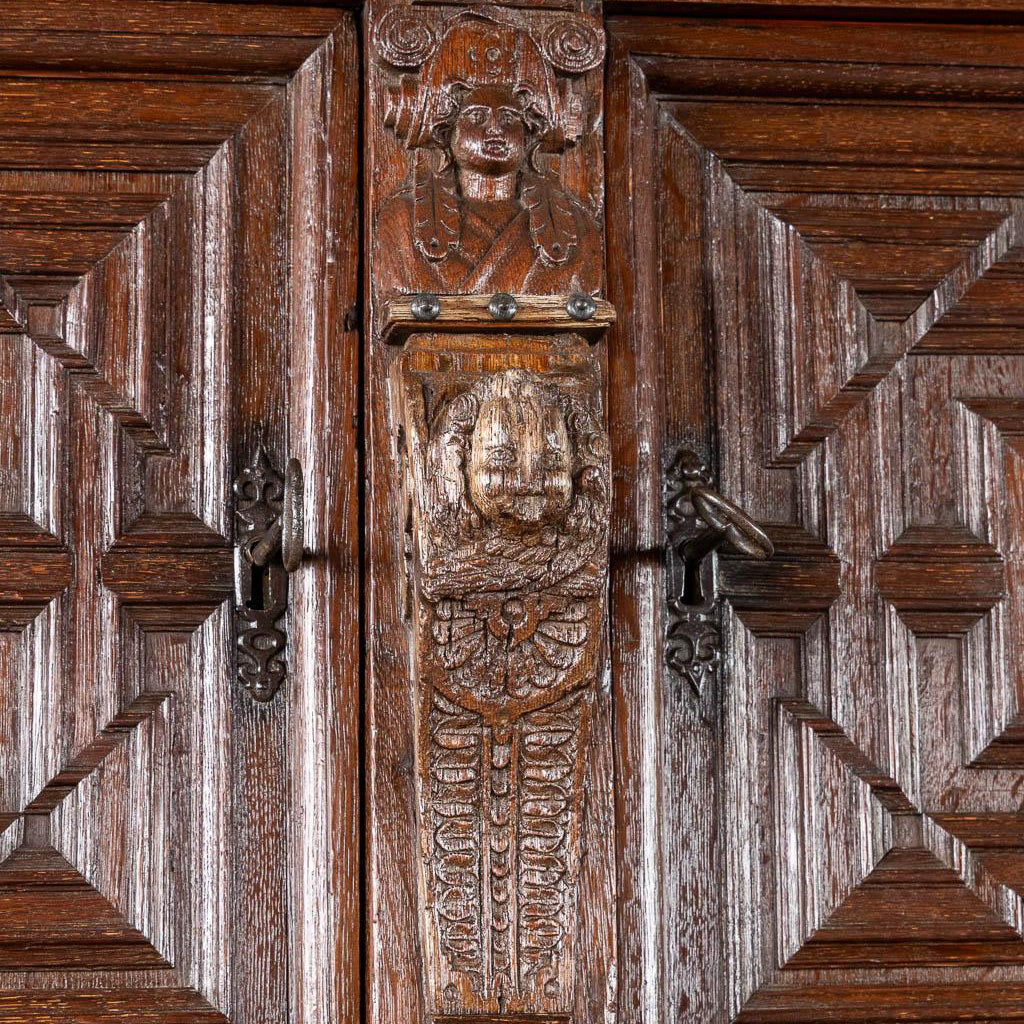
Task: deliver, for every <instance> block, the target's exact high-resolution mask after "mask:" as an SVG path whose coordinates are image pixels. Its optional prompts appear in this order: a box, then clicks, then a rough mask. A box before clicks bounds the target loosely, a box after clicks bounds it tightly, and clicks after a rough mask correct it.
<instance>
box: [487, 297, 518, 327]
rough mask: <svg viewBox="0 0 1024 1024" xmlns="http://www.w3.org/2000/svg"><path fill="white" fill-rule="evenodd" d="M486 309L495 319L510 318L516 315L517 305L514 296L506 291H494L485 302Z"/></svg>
mask: <svg viewBox="0 0 1024 1024" xmlns="http://www.w3.org/2000/svg"><path fill="white" fill-rule="evenodd" d="M487 309H488V311H489V312H490V314H491V316H493V317H494V319H495V320H511V319H512V317H514V316H515V315H516V312H517V311H518V310H519V307H518V306H517V305H516V297H515V296H514V295H509V293H508V292H496V293H495V294H494V295H492V296H491V301H490V302H488V303H487Z"/></svg>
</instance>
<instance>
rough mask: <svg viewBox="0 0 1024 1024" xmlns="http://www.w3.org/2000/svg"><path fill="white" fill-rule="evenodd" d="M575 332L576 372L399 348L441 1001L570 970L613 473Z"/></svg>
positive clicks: (538, 985)
mask: <svg viewBox="0 0 1024 1024" xmlns="http://www.w3.org/2000/svg"><path fill="white" fill-rule="evenodd" d="M579 344H580V346H581V353H582V359H583V366H584V367H585V369H584V371H583V372H580V370H579V369H576V370H574V371H573V372H572V373H565V374H560V373H555V372H534V371H530V370H526V369H517V368H513V369H505V370H501V371H499V372H495V373H485V374H478V375H469V374H467V375H454V376H453V375H451V374H446V375H441V374H436V375H435V374H423V373H418V372H412V370H411V366H412V365H413V364H412V363H410V361H409V356H408V353H407V355H406V358H405V360H404V361H403V364H402V365H403V366H404V369H403V370H402V372H401V374H400V377H401V380H400V387H401V390H402V395H403V401H404V420H405V431H406V438H407V454H408V462H409V471H410V472H409V485H410V490H411V495H410V498H411V502H412V508H413V515H412V531H413V544H412V547H413V575H414V605H415V610H414V626H415V631H416V648H415V660H416V675H417V692H418V696H417V703H418V715H419V729H418V735H419V763H420V797H421V808H420V810H421V820H422V823H423V828H424V836H423V854H424V870H425V889H426V891H427V894H428V896H427V900H428V906H429V907H431V908H432V915H428V921H427V929H428V932H431V931H433V929H436V942H437V948H438V952H439V956H438V958H437V962H436V963H435V964H434V965H433V970H432V971H431V972H430V974H431V975H433V976H434V977H435V978H436V979H437V982H436V987H437V989H438V993H437V996H438V1002H439V1003H441V1005H439V1006H437V1007H436V1009H439V1010H446V1011H449V1012H451V1011H453V1010H456V1009H459V1008H463V1009H465V1008H476V1009H480V1010H492V1011H499V1012H500V1011H502V1010H503V1008H516V1007H518V1008H520V1009H522V1008H527V1007H533V1008H541V1009H546V1010H553V1009H557V1008H558V1007H559V1006H560V1005H561V1001H562V998H563V989H564V988H565V987H567V986H566V980H567V978H570V977H571V973H570V972H569V966H570V965H569V964H567V963H566V953H567V952H568V950H569V946H570V944H571V942H572V941H573V934H574V915H575V884H576V875H577V867H578V860H579V854H580V851H579V843H578V838H577V834H578V830H579V818H580V812H581V802H582V777H583V761H582V755H583V750H584V745H585V744H584V741H585V734H586V731H587V721H588V715H589V712H590V706H591V688H590V684H592V683H593V681H594V678H595V674H596V666H597V655H598V651H599V649H600V639H601V621H602V615H603V590H604V585H605V578H606V573H607V552H606V548H607V540H608V537H607V515H608V493H609V475H608V451H607V438H606V434H605V431H604V429H603V426H602V421H601V409H600V398H599V390H598V383H597V382H598V380H599V378H598V377H597V374H596V371H595V369H594V367H593V366H592V365H589V360H590V356H589V354H588V353H586V352H585V349H583V348H582V342H580V343H579ZM425 945H426V947H427V948H428V949H431V948H435V947H434V944H433V942H432V941H430V940H429V939H428V941H427V942H426V943H425ZM538 1000H540V1002H538Z"/></svg>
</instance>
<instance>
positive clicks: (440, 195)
mask: <svg viewBox="0 0 1024 1024" xmlns="http://www.w3.org/2000/svg"><path fill="white" fill-rule="evenodd" d="M584 24H585V23H584ZM388 30H389V26H388V25H387V24H384V25H382V26H381V27H380V30H379V31H378V32H377V36H376V39H377V46H378V50H379V51H381V52H382V53H383V54H384V56H385V59H391V61H392V62H393V63H399V64H401V63H402V62H403V59H404V63H405V64H406V66H408V65H410V64H412V63H414V61H413V60H410V59H408V58H403V57H402V55H401V52H400V51H398V47H397V45H396V43H395V41H394V40H393V39H390V38H389V31H388ZM587 42H588V44H590V45H591V48H592V49H595V50H599V51H600V52H598V56H597V60H598V62H599V61H600V56H601V52H603V40H601V39H600V38H598V41H597V42H593V41H592V40H590V39H589V38H588V40H587ZM389 47H390V49H389ZM548 49H550V46H549V47H548ZM396 51H398V56H395V53H396ZM389 52H390V53H391V54H392V56H391V58H389V57H388V54H389ZM419 52H420V53H421V54H422V53H426V54H429V55H428V56H425V57H424V58H423V60H422V71H421V73H420V74H419V75H418V76H412V75H406V76H403V77H402V79H401V80H400V81H399V83H398V84H397V85H396V86H395V87H394V88H393V89H392V90H391V103H390V112H389V114H388V117H387V124H388V126H389V127H390V128H391V129H392V130H393V131H394V132H395V134H396V136H397V137H398V138H400V139H402V140H403V141H404V142H405V144H406V146H407V148H408V149H409V151H410V152H411V153H412V154H413V160H412V165H413V166H412V182H411V184H409V185H407V186H406V187H404V188H403V189H401V190H400V191H399V192H398V193H396V194H395V195H394V196H392V197H391V199H390V200H388V201H387V202H386V203H385V204H384V205H383V206H382V208H381V211H380V214H379V220H378V226H377V237H378V243H379V244H378V251H377V259H378V261H379V263H378V272H379V273H381V274H382V275H383V279H384V280H385V281H386V282H387V284H388V286H390V287H393V288H394V289H395V290H397V291H401V292H418V291H426V292H438V293H475V292H497V291H507V292H513V293H517V292H518V293H522V292H537V293H558V292H565V291H569V290H578V291H585V292H594V291H597V290H598V288H599V287H600V284H601V272H602V271H601V268H602V256H601V243H600V236H599V229H598V226H597V224H596V222H595V220H594V217H593V216H592V215H591V214H590V212H589V211H588V210H587V209H586V208H585V207H584V205H583V204H582V203H581V202H580V201H579V200H578V199H577V198H576V197H574V196H572V195H571V194H570V193H568V192H567V191H566V190H565V189H564V188H563V187H562V186H561V183H560V182H559V181H558V180H557V178H556V177H555V176H554V175H553V174H552V173H551V172H550V170H549V168H548V167H547V166H546V163H547V158H546V156H545V154H552V153H558V152H561V151H563V150H564V149H565V148H566V147H568V146H570V145H572V144H574V142H575V141H576V139H577V138H578V137H579V135H580V133H581V132H582V129H583V125H582V115H581V109H580V101H579V99H578V98H577V97H576V96H575V95H574V93H573V91H572V89H571V87H570V83H568V82H566V81H564V80H559V79H558V77H557V76H556V74H555V66H557V65H554V64H553V60H552V56H551V54H550V53H547V52H545V50H544V48H542V46H539V45H538V44H537V43H536V42H535V41H534V39H533V38H531V36H530V35H529V34H527V33H526V32H524V31H523V30H521V29H519V28H517V27H515V26H513V25H510V24H507V23H506V22H504V21H501V20H499V19H498V18H497V17H496V16H492V15H490V14H483V13H478V12H470V13H462V14H459V15H458V16H456V17H455V18H454V19H453V20H452V21H451V22H450V23H449V24H448V26H447V28H446V29H445V31H444V34H443V36H442V38H441V40H440V42H438V43H436V45H435V44H433V41H432V40H430V41H426V42H424V44H423V45H422V46H421V47H420V51H419ZM556 59H557V58H556ZM590 62H592V57H591V56H590V55H589V54H587V56H586V60H585V61H584V62H580V61H578V60H577V62H576V64H574V65H572V66H573V68H574V70H575V69H576V68H577V67H584V68H585V67H587V66H589V65H590ZM562 66H563V67H564V66H566V65H565V61H564V60H563V62H562Z"/></svg>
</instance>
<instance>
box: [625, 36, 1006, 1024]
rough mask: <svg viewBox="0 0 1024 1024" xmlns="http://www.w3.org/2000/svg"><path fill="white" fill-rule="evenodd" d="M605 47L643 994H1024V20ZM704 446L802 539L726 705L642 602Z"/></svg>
mask: <svg viewBox="0 0 1024 1024" xmlns="http://www.w3.org/2000/svg"><path fill="white" fill-rule="evenodd" d="M612 35H613V38H614V39H615V46H616V47H617V51H616V56H615V58H614V69H615V70H614V74H613V87H612V90H611V95H613V96H615V97H616V103H615V106H614V109H613V110H612V112H611V113H610V125H611V138H610V141H609V166H610V167H612V168H614V169H615V171H614V177H613V178H612V180H611V182H610V191H609V195H610V196H611V201H610V204H609V211H610V217H611V237H612V239H613V244H612V245H611V246H610V250H609V251H610V252H615V253H623V254H625V255H623V257H622V258H621V259H619V260H616V261H610V263H609V271H610V296H609V297H610V298H611V299H612V301H613V302H615V303H616V305H617V306H618V307H619V308H620V310H621V309H627V308H628V309H633V310H634V314H633V317H632V320H631V322H630V323H629V324H628V327H627V326H625V325H624V327H623V329H622V332H621V333H619V334H618V336H617V338H613V340H612V347H611V349H610V351H611V355H612V365H611V371H610V372H611V381H612V402H611V422H612V424H613V431H612V459H613V465H615V466H616V473H617V475H616V482H617V487H616V492H615V497H614V502H613V508H614V514H613V523H614V524H616V530H615V532H614V533H613V545H614V547H615V548H616V549H617V550H623V551H632V552H639V553H640V554H638V555H637V554H634V556H633V557H632V559H629V558H624V559H623V561H622V563H621V564H620V565H619V566H618V567H617V569H616V571H615V572H614V573H613V589H612V609H613V623H614V626H613V640H612V647H613V651H618V652H620V653H619V654H617V655H616V658H615V661H614V665H613V669H614V671H615V672H616V673H617V675H616V683H617V685H618V686H619V687H620V688H621V691H622V704H623V708H624V712H625V713H624V714H623V715H622V717H621V718H620V719H619V722H618V732H617V738H618V741H619V744H620V746H619V755H618V760H617V765H618V767H619V769H620V775H619V785H620V787H621V789H620V792H621V794H622V795H621V803H620V827H621V828H622V829H623V840H624V849H623V854H622V862H621V864H622V875H621V878H622V884H623V885H624V887H625V891H626V892H628V893H631V894H632V895H631V897H630V898H628V899H627V900H626V903H625V905H624V907H623V918H622V922H621V925H620V927H621V934H622V935H623V937H624V944H623V947H622V949H621V950H620V963H622V964H623V965H624V967H623V975H622V977H621V978H620V991H621V992H623V993H624V994H625V993H628V995H625V1004H624V1006H623V1016H622V1019H623V1020H626V1021H638V1020H641V1019H643V1020H644V1021H654V1020H662V1019H664V1020H666V1021H667V1020H672V1021H678V1020H683V1021H698V1020H699V1021H702V1022H703V1021H708V1020H720V1021H731V1020H742V1021H749V1022H753V1021H764V1022H767V1021H780V1020H786V1021H795V1020H800V1021H804V1020H806V1021H824V1020H829V1021H868V1020H871V1021H881V1020H885V1021H889V1020H915V1021H933V1020H939V1019H953V1018H954V1017H955V1018H956V1019H963V1020H980V1019H986V1020H987V1019H996V1018H998V1019H1001V1020H1002V1019H1015V1018H1016V1017H1017V1016H1018V1015H1019V1008H1020V1005H1021V999H1022V996H1024V905H1022V903H1021V899H1022V896H1024V888H1022V885H1021V880H1022V878H1024V813H1022V812H1024V805H1022V800H1021V796H1020V793H1021V780H1022V776H1021V769H1022V767H1024V761H1022V749H1024V748H1022V746H1021V737H1022V735H1024V733H1022V731H1021V724H1020V723H1021V713H1022V703H1021V702H1022V696H1024V695H1022V691H1021V674H1020V669H1019V663H1020V652H1021V650H1022V649H1024V648H1022V642H1024V608H1022V607H1021V602H1020V594H1021V581H1020V579H1019V577H1020V573H1021V544H1022V535H1021V528H1020V524H1021V522H1022V521H1024V520H1022V512H1024V509H1022V508H1021V502H1022V500H1024V499H1022V495H1021V485H1022V481H1024V464H1022V463H1021V448H1020V443H1019V442H1020V437H1021V436H1022V434H1021V430H1022V425H1024V420H1022V419H1021V415H1020V410H1021V408H1022V403H1024V362H1022V361H1021V353H1022V352H1024V348H1022V342H1024V334H1022V325H1024V319H1022V314H1024V305H1022V295H1024V291H1022V287H1021V286H1022V284H1024V255H1022V254H1024V248H1022V243H1024V175H1022V174H1021V172H1020V166H1021V158H1022V156H1024V151H1022V148H1021V140H1020V135H1019V132H1017V131H1016V130H1015V129H1014V127H1013V126H1014V125H1015V124H1016V123H1017V122H1018V121H1019V118H1020V115H1021V110H1020V108H1019V103H1018V101H1017V99H1016V97H1017V96H1019V93H1018V90H1019V89H1020V88H1021V86H1022V85H1024V79H1022V77H1021V72H1020V71H1019V70H1018V69H1019V67H1020V60H1021V57H1022V55H1024V34H1022V33H1021V32H1020V31H1019V30H1018V29H1012V30H1007V31H1005V32H1003V33H1000V34H999V35H998V37H996V36H995V35H993V36H988V37H986V38H987V45H986V46H979V47H977V48H972V49H970V52H969V53H967V52H966V51H965V50H963V49H962V47H961V43H965V44H966V41H967V39H968V38H970V39H973V38H974V37H973V35H972V33H969V32H966V31H965V30H962V29H957V28H954V27H951V26H946V27H939V26H913V25H905V26H899V25H887V26H885V27H882V26H872V25H853V24H849V25H847V24H842V23H830V24H828V25H825V24H818V23H814V22H805V23H801V22H793V23H788V24H779V23H776V24H767V23H756V22H743V21H733V22H721V23H717V24H716V23H708V24H703V23H697V22H686V21H673V20H667V19H652V20H649V21H647V20H644V19H631V20H629V21H626V20H623V21H618V22H614V23H613V31H612ZM1010 97H1014V98H1013V99H1010ZM621 322H622V321H621V320H620V323H621ZM641 409H655V410H657V413H656V415H653V416H650V417H649V418H646V419H645V418H644V417H643V416H639V415H636V414H637V413H638V412H639V410H641ZM620 425H621V426H620ZM684 444H685V445H687V446H689V447H691V448H693V449H694V450H695V451H697V452H698V453H699V454H700V455H701V456H703V457H705V458H707V459H708V460H709V464H710V466H711V467H712V472H713V473H714V477H715V480H716V482H717V486H718V487H719V488H720V489H721V490H722V491H723V492H724V493H725V494H727V495H728V496H729V497H730V498H731V499H733V500H735V501H737V502H739V503H740V504H741V505H742V506H743V507H744V509H745V510H746V511H748V512H750V513H751V514H752V515H753V516H754V517H755V518H756V519H758V520H759V521H761V522H766V523H768V524H770V525H769V528H768V529H769V533H770V534H771V535H772V539H773V541H774V543H775V548H776V552H777V554H776V557H775V558H774V559H773V560H772V561H771V562H769V563H765V564H764V565H761V564H760V563H749V562H742V561H740V560H737V559H732V558H728V557H727V558H722V559H721V561H720V564H719V587H720V590H721V592H722V593H723V594H724V595H725V598H726V600H727V611H726V615H725V619H724V628H723V634H722V654H721V667H720V671H719V673H718V679H717V682H715V681H714V680H712V685H710V686H705V687H704V688H703V689H702V690H701V692H700V694H697V693H695V692H694V691H693V689H692V688H690V687H688V686H679V685H678V684H677V683H675V682H674V681H673V680H672V678H671V676H670V675H669V674H668V672H667V670H666V669H665V668H664V667H663V665H664V663H663V654H662V652H661V651H660V643H661V637H662V630H663V629H664V622H663V613H660V612H659V613H657V614H655V613H654V610H653V609H651V608H650V607H649V605H648V603H647V602H648V601H649V600H650V597H649V595H650V594H652V593H654V594H658V595H659V599H658V601H657V605H658V606H659V607H662V605H661V602H662V601H663V600H664V599H665V596H666V594H665V591H664V589H663V583H662V579H661V573H660V567H659V566H657V565H656V564H655V563H654V562H653V561H651V560H650V559H649V555H648V552H650V551H651V550H656V549H658V548H660V546H661V545H662V544H663V543H664V541H665V534H664V532H663V531H664V525H663V523H664V519H663V506H662V501H663V490H662V487H663V485H662V480H661V471H662V467H663V466H664V465H666V464H667V463H668V461H669V460H670V459H671V458H672V456H673V455H674V452H675V451H676V450H677V448H678V447H679V446H680V445H684ZM638 651H639V652H641V653H639V654H638V653H637V652H638ZM637 807H639V808H641V813H640V814H639V815H635V814H634V813H633V811H634V808H637ZM644 991H648V992H651V991H653V992H656V993H657V1002H658V1005H657V1007H652V1004H651V1002H644V1001H642V1000H641V998H640V996H639V995H635V994H634V993H642V992H644Z"/></svg>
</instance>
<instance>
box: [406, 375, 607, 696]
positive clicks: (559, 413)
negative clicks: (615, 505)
mask: <svg viewBox="0 0 1024 1024" xmlns="http://www.w3.org/2000/svg"><path fill="white" fill-rule="evenodd" d="M607 455H608V453H607V441H606V436H605V433H604V431H603V429H602V427H601V424H600V421H599V419H598V416H597V413H596V411H595V410H594V409H592V408H591V406H590V402H589V401H588V400H587V399H586V398H585V397H584V396H583V395H581V394H574V393H572V392H569V391H566V390H565V389H562V388H559V387H557V386H556V385H554V384H552V383H550V382H546V381H545V380H544V379H543V378H542V377H541V376H539V375H536V374H532V373H530V372H528V371H525V370H506V371H504V372H502V373H498V374H494V375H490V376H487V377H484V378H482V379H481V380H479V381H478V382H477V383H476V385H475V386H474V387H473V388H471V389H470V390H467V391H463V392H462V393H460V394H459V395H457V396H455V397H454V398H452V399H451V400H449V401H448V402H447V403H445V404H444V406H443V407H442V408H441V410H440V411H439V412H438V413H437V415H436V417H435V420H434V426H433V429H432V430H431V439H430V442H429V445H428V446H427V450H426V453H425V465H424V479H425V480H426V481H428V485H427V490H428V493H427V494H426V495H425V499H426V500H425V501H424V502H423V505H422V507H421V513H420V514H421V517H422V520H421V521H422V525H423V526H424V527H425V529H423V530H422V531H421V533H420V540H419V545H418V547H419V557H420V559H421V564H422V577H421V580H422V588H423V596H424V597H425V598H426V599H427V601H426V603H425V605H424V613H425V614H426V615H427V616H428V617H429V618H430V619H431V621H430V622H427V623H424V624H425V625H426V627H427V629H428V630H429V631H430V632H431V633H432V635H433V644H432V647H431V651H432V656H433V657H436V658H437V659H438V662H439V665H440V666H442V667H443V673H442V674H443V677H444V685H443V689H445V690H447V691H448V695H449V696H450V698H451V699H453V700H456V701H457V702H458V703H459V704H460V705H462V706H465V707H470V708H473V709H474V710H479V711H481V713H483V714H485V715H487V716H490V715H510V714H511V713H512V709H513V708H514V709H515V712H516V713H521V712H522V711H523V710H525V709H528V708H529V707H530V706H534V705H537V704H540V703H543V702H545V701H549V700H551V699H553V697H554V696H556V695H557V692H562V691H564V689H565V688H567V687H571V685H573V684H574V682H575V681H576V680H577V679H578V678H579V672H578V671H577V670H579V669H581V668H582V666H581V665H580V658H581V657H582V655H583V652H584V649H585V646H586V641H587V639H588V637H589V634H590V630H591V628H592V624H593V623H592V620H593V601H594V599H595V598H596V597H597V595H598V593H599V589H600V586H601V580H602V578H603V577H602V570H601V562H602V552H603V550H604V548H605V547H606V545H607V529H606V523H607V510H608V488H609V482H608V478H607ZM482 680H485V681H486V683H485V684H483V685H482Z"/></svg>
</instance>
